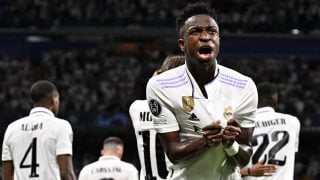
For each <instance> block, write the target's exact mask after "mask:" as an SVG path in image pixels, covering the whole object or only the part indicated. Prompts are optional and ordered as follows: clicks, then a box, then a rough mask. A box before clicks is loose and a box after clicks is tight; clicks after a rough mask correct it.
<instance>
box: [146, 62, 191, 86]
mask: <svg viewBox="0 0 320 180" xmlns="http://www.w3.org/2000/svg"><path fill="white" fill-rule="evenodd" d="M187 82H188V76H187V73H186V65H181V66H178V67H176V68H173V69H170V70H167V71H165V72H163V73H161V74H159V75H156V76H153V77H151V78H150V79H149V81H148V86H150V85H151V86H158V87H161V88H165V87H169V86H170V87H171V86H172V87H178V86H180V85H183V84H185V83H187Z"/></svg>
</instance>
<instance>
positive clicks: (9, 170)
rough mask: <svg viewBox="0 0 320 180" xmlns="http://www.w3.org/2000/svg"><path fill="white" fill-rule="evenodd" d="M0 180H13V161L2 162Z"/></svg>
mask: <svg viewBox="0 0 320 180" xmlns="http://www.w3.org/2000/svg"><path fill="white" fill-rule="evenodd" d="M2 171H3V172H2V179H3V180H13V173H14V166H13V161H2Z"/></svg>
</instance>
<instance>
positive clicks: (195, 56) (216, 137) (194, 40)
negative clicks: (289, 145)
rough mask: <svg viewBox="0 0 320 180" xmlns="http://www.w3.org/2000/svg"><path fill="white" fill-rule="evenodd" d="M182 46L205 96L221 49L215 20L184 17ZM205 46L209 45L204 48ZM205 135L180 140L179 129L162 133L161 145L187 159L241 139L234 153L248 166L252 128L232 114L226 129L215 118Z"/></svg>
mask: <svg viewBox="0 0 320 180" xmlns="http://www.w3.org/2000/svg"><path fill="white" fill-rule="evenodd" d="M178 44H179V47H180V49H181V50H182V51H184V53H185V57H186V65H187V67H188V70H189V71H190V73H191V74H192V76H193V77H194V79H195V80H196V81H197V84H198V86H199V87H200V89H201V91H202V94H203V96H204V97H207V92H206V90H205V85H206V84H207V83H208V82H210V81H212V80H213V79H214V75H215V69H216V60H215V59H216V57H217V56H218V53H219V47H220V37H219V27H218V25H217V23H216V21H215V20H214V19H213V18H211V17H210V16H208V15H195V16H192V17H190V18H188V19H187V20H186V21H185V25H184V27H182V28H181V31H180V39H179V40H178ZM203 49H207V50H206V51H205V52H203V51H202V50H203ZM202 130H203V132H204V134H203V137H201V138H196V139H193V140H187V141H181V139H180V135H179V131H174V132H169V133H162V134H159V137H160V140H161V143H162V146H163V147H164V150H165V152H166V154H167V156H168V158H169V159H170V161H172V162H173V163H180V162H184V161H186V160H188V159H190V158H193V157H195V156H197V155H198V154H200V153H202V152H203V151H206V150H208V149H209V148H215V147H216V146H218V145H219V144H221V143H222V145H223V146H224V148H229V147H231V146H232V144H233V143H234V141H237V142H238V143H239V146H240V148H239V152H238V153H237V154H236V155H234V156H233V157H234V158H235V160H236V161H237V162H238V164H239V165H240V166H245V165H246V164H247V163H248V162H249V160H250V156H251V154H252V149H251V144H250V142H251V136H252V132H253V128H241V126H240V124H239V122H238V121H237V120H236V119H234V118H232V119H230V120H229V121H228V122H227V126H226V127H225V128H224V129H223V127H222V126H221V124H220V121H219V120H216V121H213V122H212V123H211V124H209V125H207V126H205V127H204V128H203V129H202Z"/></svg>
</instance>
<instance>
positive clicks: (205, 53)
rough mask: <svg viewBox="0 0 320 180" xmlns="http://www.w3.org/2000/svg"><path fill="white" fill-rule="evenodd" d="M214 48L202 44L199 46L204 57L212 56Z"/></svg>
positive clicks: (200, 53)
mask: <svg viewBox="0 0 320 180" xmlns="http://www.w3.org/2000/svg"><path fill="white" fill-rule="evenodd" d="M212 51H213V49H212V47H211V46H201V47H200V48H199V56H200V57H201V58H202V59H208V58H211V53H212Z"/></svg>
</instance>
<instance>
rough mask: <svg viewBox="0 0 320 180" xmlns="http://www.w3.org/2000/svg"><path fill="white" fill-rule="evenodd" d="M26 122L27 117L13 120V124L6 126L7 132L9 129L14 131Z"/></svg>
mask: <svg viewBox="0 0 320 180" xmlns="http://www.w3.org/2000/svg"><path fill="white" fill-rule="evenodd" d="M27 120H28V116H26V117H22V118H20V119H17V120H14V121H13V122H11V123H9V124H8V127H7V131H8V130H10V129H15V128H16V127H20V125H21V124H23V123H24V122H25V121H27Z"/></svg>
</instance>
